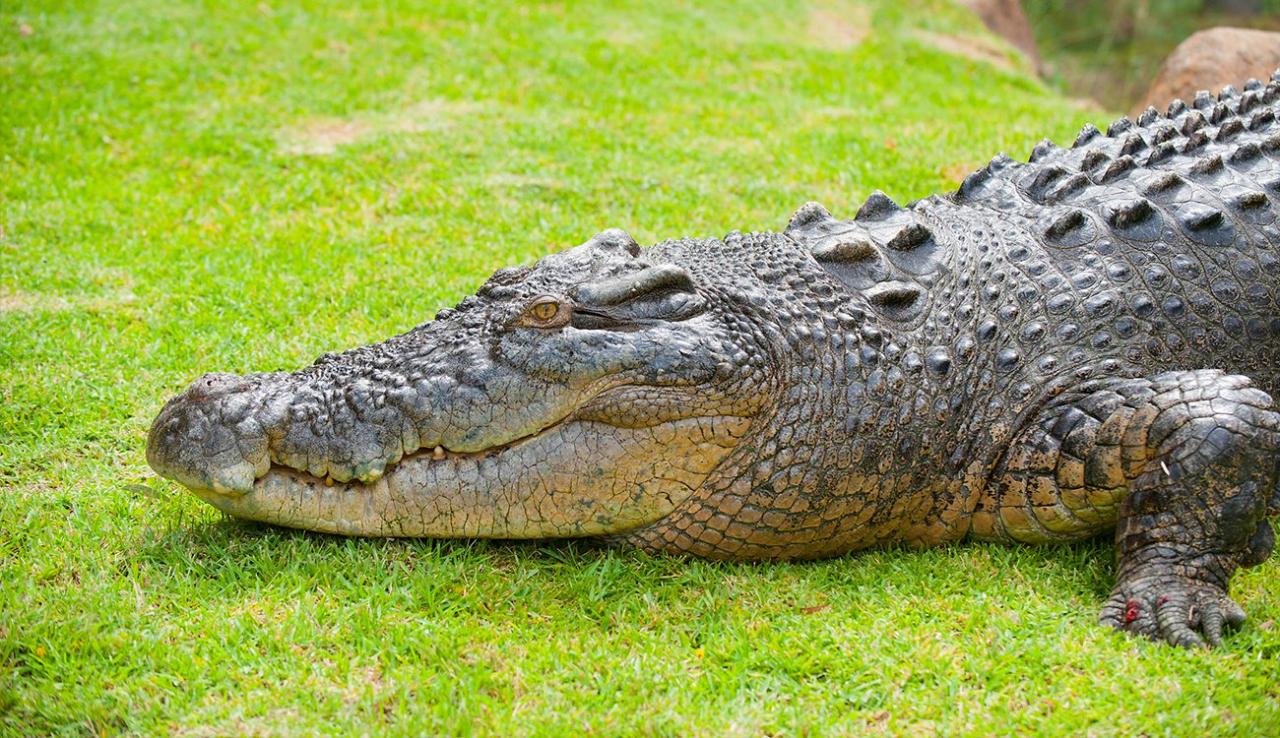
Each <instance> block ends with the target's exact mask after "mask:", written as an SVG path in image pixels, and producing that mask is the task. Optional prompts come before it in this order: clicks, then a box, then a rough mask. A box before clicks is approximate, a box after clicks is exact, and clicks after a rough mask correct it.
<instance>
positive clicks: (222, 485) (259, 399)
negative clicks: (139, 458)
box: [147, 374, 271, 495]
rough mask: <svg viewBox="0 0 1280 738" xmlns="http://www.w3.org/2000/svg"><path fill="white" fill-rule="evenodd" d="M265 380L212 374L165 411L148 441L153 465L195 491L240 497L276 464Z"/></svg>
mask: <svg viewBox="0 0 1280 738" xmlns="http://www.w3.org/2000/svg"><path fill="white" fill-rule="evenodd" d="M263 376H264V375H256V376H249V377H242V376H237V375H234V374H206V375H204V376H203V377H201V378H200V379H198V380H196V381H195V382H194V383H192V385H191V386H190V387H188V388H187V390H186V391H185V392H183V393H182V394H180V395H178V396H177V397H175V398H173V399H172V400H170V401H169V402H168V404H166V405H165V406H164V409H163V410H161V411H160V414H159V415H158V416H157V417H156V419H155V422H154V423H152V425H151V432H150V434H149V435H148V438H147V463H149V464H150V465H151V468H152V469H155V470H156V472H158V473H159V474H161V475H163V476H166V477H169V478H170V479H174V480H176V481H178V482H181V483H182V484H184V485H186V486H188V487H191V488H192V489H198V490H206V491H212V492H217V493H219V494H229V495H238V494H243V493H245V492H248V491H250V490H251V489H253V482H254V480H255V479H256V478H257V477H259V476H261V475H263V474H265V473H266V472H267V470H268V469H269V468H270V464H271V460H270V456H269V454H268V452H267V425H268V423H267V421H266V419H267V418H268V416H269V415H270V413H268V412H265V411H266V410H267V408H269V405H270V403H269V397H268V393H267V392H266V387H265V385H266V382H264V381H263Z"/></svg>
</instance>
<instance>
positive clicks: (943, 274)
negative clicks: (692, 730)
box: [147, 81, 1280, 646]
mask: <svg viewBox="0 0 1280 738" xmlns="http://www.w3.org/2000/svg"><path fill="white" fill-rule="evenodd" d="M1278 100H1280V82H1277V81H1272V82H1271V83H1270V84H1268V85H1265V86H1264V85H1262V84H1260V83H1258V82H1256V81H1251V82H1250V83H1249V84H1247V85H1246V87H1245V92H1244V93H1243V94H1242V93H1239V92H1237V91H1236V90H1234V89H1231V88H1228V89H1226V90H1224V91H1223V94H1222V95H1221V96H1220V97H1219V98H1218V99H1216V100H1215V99H1213V98H1211V97H1209V96H1208V95H1201V96H1199V97H1197V99H1196V100H1195V102H1194V103H1193V105H1192V106H1191V107H1190V108H1188V107H1187V106H1185V105H1183V104H1182V103H1180V102H1175V103H1174V105H1173V106H1171V107H1170V111H1169V114H1168V116H1161V115H1159V114H1157V113H1156V112H1155V111H1154V110H1151V111H1148V112H1147V113H1146V114H1144V115H1143V116H1141V117H1140V118H1139V120H1138V121H1137V122H1136V123H1134V122H1131V121H1128V120H1125V119H1122V120H1120V121H1117V122H1116V123H1115V124H1113V125H1112V126H1111V128H1110V129H1109V130H1108V131H1107V133H1106V134H1102V133H1100V132H1098V131H1097V130H1096V129H1094V128H1092V127H1091V126H1086V128H1085V130H1084V131H1082V133H1081V135H1080V138H1079V139H1078V140H1077V142H1076V145H1075V146H1074V147H1073V148H1071V149H1058V148H1056V147H1054V146H1053V145H1052V144H1049V143H1048V142H1045V143H1042V144H1041V145H1039V146H1037V147H1036V149H1035V151H1034V152H1033V153H1032V158H1031V161H1030V162H1029V163H1027V164H1016V163H1014V162H1012V161H1011V160H1009V159H1008V158H1006V157H1003V156H1001V157H997V158H996V159H995V160H993V161H992V163H991V164H990V165H989V166H988V167H986V168H984V169H983V170H982V171H979V172H977V173H975V174H974V175H972V176H970V177H969V178H968V179H967V180H966V181H965V183H964V184H963V185H962V186H961V188H960V189H959V190H958V191H957V192H955V193H952V194H951V195H948V196H945V197H932V198H929V199H926V200H922V201H919V202H917V203H914V204H913V205H911V206H910V207H908V208H902V207H899V206H898V205H896V204H894V203H893V202H892V201H890V200H889V199H888V198H886V197H884V196H883V195H882V194H879V193H877V194H875V195H873V196H872V197H871V198H870V199H869V200H868V201H867V202H866V203H865V204H864V205H863V206H862V208H861V209H860V210H859V211H858V214H857V216H856V217H855V218H854V219H853V220H850V221H842V220H837V219H835V218H833V217H832V216H831V215H830V214H828V213H827V212H826V210H824V209H823V208H821V207H820V206H818V205H815V204H809V205H806V206H804V207H803V208H801V209H800V211H798V212H797V213H796V215H795V216H794V217H793V218H792V221H791V223H790V224H789V226H788V227H787V229H786V231H785V232H784V233H759V234H745V235H744V234H740V233H731V234H729V235H728V236H726V237H725V238H724V239H722V240H714V239H712V240H680V241H666V242H663V243H659V244H657V245H654V246H652V247H649V248H647V249H641V248H640V247H639V246H638V245H636V244H635V242H634V241H633V240H632V239H631V238H630V237H629V236H627V235H626V234H625V233H622V232H621V231H617V230H612V231H606V232H604V233H601V234H600V235H598V236H596V237H595V238H593V239H592V240H591V241H589V242H587V243H586V244H583V245H582V246H579V247H577V248H574V249H570V250H568V251H565V252H562V253H559V254H555V255H552V256H549V257H547V258H545V259H543V260H541V261H540V262H538V263H537V264H536V265H534V266H533V267H532V268H516V269H504V270H501V271H499V272H497V273H496V274H495V275H494V276H493V277H492V278H491V279H490V280H489V281H488V282H486V283H485V285H484V286H483V287H482V288H481V289H480V290H479V292H478V293H477V294H476V295H475V296H473V297H469V298H467V299H466V300H464V301H463V302H462V303H461V304H460V305H459V306H458V307H457V308H455V309H452V310H444V311H442V312H441V313H440V314H439V315H437V316H436V319H435V320H434V321H432V322H429V323H426V324H423V325H421V326H419V327H418V328H415V329H414V330H412V331H410V332H409V333H406V334H404V335H401V336H397V337H395V338H392V339H390V340H389V341H386V342H384V343H382V344H378V345H375V346H370V347H366V348H361V349H355V350H353V351H348V352H345V353H342V354H338V355H327V356H325V357H322V358H321V359H320V360H319V361H317V362H316V364H314V365H313V366H311V367H308V368H306V369H303V370H301V371H299V372H295V373H292V374H285V373H279V374H259V375H251V376H248V377H233V376H229V375H206V376H205V377H203V378H202V379H200V380H199V381H197V382H196V383H195V384H194V385H192V387H191V388H190V389H189V390H187V392H186V393H184V394H183V395H181V396H179V397H177V398H175V399H173V400H171V401H170V402H169V403H168V404H167V405H166V406H165V408H164V410H163V411H162V412H161V413H160V415H159V417H158V418H157V419H156V421H155V424H154V426H153V427H152V431H151V436H150V439H149V443H148V449H147V457H148V460H149V461H150V463H151V465H152V466H153V467H154V468H155V469H156V470H157V471H158V472H160V473H161V474H163V475H165V476H168V477H171V478H173V479H175V480H177V481H179V482H181V483H183V484H185V485H187V486H188V487H190V488H191V489H192V490H193V491H195V492H196V493H197V494H198V495H200V496H201V497H202V498H203V499H205V500H207V501H209V502H210V503H212V504H213V505H215V506H217V507H218V508H220V509H222V510H224V511H226V512H228V513H230V514H232V515H236V516H239V517H243V518H248V519H253V520H260V521H265V522H270V523H275V524H279V525H287V526H292V527H298V528H307V529H312V530H318V531H326V532H333V533H341V534H347V535H367V536H430V537H477V536H480V537H499V538H551V537H566V536H603V537H607V538H608V539H609V540H612V541H614V542H623V543H627V544H631V545H635V546H639V547H641V548H644V549H647V550H651V551H655V552H657V551H660V552H672V553H688V554H694V555H698V556H705V557H711V558H725V559H785V558H813V557H820V556H830V555H836V554H840V553H844V552H847V551H852V550H856V549H861V548H866V547H869V546H877V545H886V544H894V543H907V544H911V545H922V546H923V545H936V544H943V543H948V542H954V541H959V540H962V539H965V538H966V537H970V538H976V539H985V540H1002V541H1022V542H1029V543H1038V542H1047V541H1062V540H1072V539H1078V538H1082V537H1087V536H1093V535H1097V534H1099V533H1103V532H1107V531H1111V530H1114V531H1115V538H1116V547H1117V554H1118V557H1119V562H1120V567H1119V575H1118V580H1117V584H1116V587H1115V589H1114V591H1113V593H1112V596H1111V597H1110V598H1109V599H1108V600H1107V602H1106V604H1105V606H1104V607H1103V610H1102V617H1101V619H1102V621H1103V622H1105V623H1108V624H1110V625H1112V626H1114V627H1116V628H1119V629H1122V630H1127V631H1132V632H1135V633H1139V634H1142V635H1146V636H1149V637H1152V638H1156V639H1161V640H1166V641H1168V642H1171V643H1174V644H1178V645H1183V646H1193V645H1201V644H1214V643H1217V642H1218V640H1219V639H1220V637H1221V635H1222V631H1223V628H1224V626H1227V625H1232V624H1236V623H1238V622H1240V620H1242V619H1243V612H1242V611H1241V610H1240V608H1239V607H1238V606H1237V605H1236V604H1235V603H1234V602H1232V601H1231V600H1230V599H1229V598H1228V596H1227V588H1228V584H1229V581H1230V578H1231V575H1232V573H1233V572H1234V571H1235V570H1236V569H1237V568H1238V567H1240V566H1248V565H1253V564H1256V563H1259V562H1261V561H1262V560H1264V559H1265V558H1266V557H1267V555H1268V554H1269V553H1270V550H1271V547H1272V530H1271V527H1270V523H1268V521H1267V519H1266V516H1267V515H1268V514H1269V513H1275V512H1276V511H1277V508H1280V496H1277V495H1276V492H1275V490H1276V481H1277V480H1276V464H1275V460H1276V458H1277V454H1276V451H1277V447H1278V446H1280V415H1277V413H1276V412H1275V410H1274V407H1273V403H1272V400H1271V397H1270V395H1269V394H1268V393H1274V392H1276V391H1277V389H1280V387H1277V382H1278V381H1280V372H1278V371H1277V369H1276V367H1277V365H1278V361H1277V360H1278V359H1280V292H1278V290H1280V251H1278V250H1277V249H1278V248H1280V229H1278V228H1277V224H1276V209H1277V208H1278V207H1280V123H1278V122H1277V121H1276V118H1275V112H1274V109H1273V108H1274V106H1275V105H1276V103H1277V101H1278Z"/></svg>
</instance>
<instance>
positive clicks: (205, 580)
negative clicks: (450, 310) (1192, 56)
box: [0, 0, 1280, 736]
mask: <svg viewBox="0 0 1280 738" xmlns="http://www.w3.org/2000/svg"><path fill="white" fill-rule="evenodd" d="M233 5H234V7H232V6H233ZM366 5H368V7H356V6H354V5H353V4H352V3H351V2H331V3H327V4H326V3H321V2H306V3H285V2H278V1H276V0H271V1H269V2H261V3H254V2H249V3H235V4H233V3H223V2H204V3H199V2H187V1H183V2H161V1H160V0H99V1H98V2H60V1H57V0H34V1H31V2H27V1H26V0H6V2H4V3H3V4H0V488H3V492H2V494H0V733H2V734H6V735H43V734H52V735H119V734H139V735H155V734H161V735H164V734H172V735H181V736H216V735H229V734H231V735H234V734H254V735H308V734H335V733H338V734H361V733H367V734H400V735H421V734H455V733H458V734H467V733H480V734H490V735H504V736H505V735H570V734H579V733H582V734H595V735H624V734H645V735H673V736H686V735H708V736H719V735H731V736H759V735H796V736H800V735H823V734H847V735H861V734H894V735H932V734H944V735H987V734H1016V735H1026V734H1045V735H1082V734H1089V735H1095V734H1096V735H1135V734H1138V733H1145V734H1148V735H1196V736H1199V735H1257V734H1260V733H1265V732H1268V731H1274V730H1276V726H1277V725H1280V626H1277V625H1275V623H1277V621H1280V584H1276V583H1275V580H1276V579H1277V573H1280V566H1278V565H1277V564H1276V563H1274V562H1273V563H1269V564H1267V565H1265V566H1263V567H1261V568H1259V569H1255V570H1252V571H1249V572H1246V573H1244V574H1243V575H1241V576H1239V577H1238V578H1237V580H1236V583H1235V589H1234V592H1235V594H1236V596H1237V599H1238V600H1239V601H1240V602H1241V603H1242V604H1243V605H1244V606H1245V608H1246V609H1247V610H1248V611H1249V612H1250V614H1251V620H1250V621H1249V623H1248V624H1247V625H1246V626H1245V628H1244V629H1243V630H1242V631H1241V632H1239V633H1237V634H1235V635H1234V636H1232V637H1231V638H1230V639H1229V641H1228V642H1227V643H1226V644H1225V646H1224V647H1223V648H1222V649H1220V650H1217V651H1213V652H1185V651H1179V650H1175V649H1172V648H1168V647H1164V646H1159V645H1154V644H1149V643H1145V642H1137V641H1135V640H1131V639H1128V638H1125V637H1121V636H1119V635H1116V634H1113V633H1111V632H1109V631H1107V630H1104V629H1101V628H1099V627H1097V626H1096V625H1095V624H1094V618H1095V613H1096V611H1097V610H1098V608H1099V607H1100V605H1101V603H1102V600H1103V598H1104V597H1105V595H1106V593H1107V591H1108V589H1109V586H1110V580H1111V570H1112V557H1111V553H1110V548H1109V546H1108V545H1107V543H1106V542H1103V541H1099V542H1093V543H1086V544H1081V545H1074V546H1066V547H1048V548H1014V547H1005V546H996V545H967V546H960V547H955V548H949V549H942V550H933V551H925V552H911V551H876V552H871V553H867V554H864V555H859V556H850V557H845V558H841V559H836V560H831V561H824V562H816V563H799V564H714V563H707V562H701V561H685V560H679V559H675V558H655V557H650V556H645V555H641V554H638V553H635V552H631V551H617V550H608V549H602V548H599V547H596V546H592V545H589V544H586V543H582V542H562V543H555V544H543V545H530V544H506V543H486V542H433V541H384V540H347V539H341V538H336V537H328V536H321V535H312V534H306V533H299V532H293V531H287V530H279V529H273V528H270V527H264V526H252V525H245V524H240V523H236V522H234V521H232V520H228V519H223V518H222V517H220V515H219V514H218V513H216V512H215V511H214V510H213V509H212V508H210V507H208V506H206V505H204V504H203V503H201V502H199V501H198V500H196V499H195V498H194V497H192V496H190V495H188V494H185V493H184V492H183V491H182V490H181V489H180V488H178V487H177V486H175V485H173V484H171V483H169V482H166V481H162V480H159V479H157V478H156V477H155V476H154V475H153V474H152V473H151V471H150V470H149V469H148V468H147V466H146V463H145V461H144V458H143V446H144V440H145V433H146V429H147V427H148V424H149V422H150V420H151V418H152V417H153V415H154V414H155V413H156V412H157V410H158V409H159V408H160V406H161V404H162V403H163V401H164V400H165V399H166V398H167V397H168V396H170V395H171V394H172V393H174V392H176V391H178V390H180V389H181V388H183V387H184V386H185V385H186V384H187V383H188V382H189V381H191V380H192V379H193V378H194V377H196V376H198V375H199V374H200V373H202V372H204V371H207V370H215V369H216V370H221V371H234V372H246V371H255V370H272V369H277V368H293V367H297V366H300V365H302V364H305V363H308V362H310V361H311V360H313V359H314V358H315V357H316V356H318V355H319V354H321V353H323V352H325V351H328V350H334V349H341V348H346V347H349V346H353V345H356V344H360V343H366V342H370V341H374V340H378V339H380V338H383V337H386V336H388V335H391V334H393V333H397V332H400V331H404V330H407V329H408V328H410V327H412V326H413V325H415V324H416V323H418V322H421V321H423V320H425V319H427V318H428V317H429V316H431V315H432V314H433V313H434V312H435V310H436V309H437V308H439V307H442V306H446V305H450V304H453V303H454V302H456V301H457V300H458V299H460V298H461V297H462V296H463V295H465V294H467V293H469V292H470V291H471V290H473V289H474V288H475V287H476V286H477V285H478V284H479V283H480V281H482V279H483V278H484V277H485V276H487V275H488V274H489V273H490V272H491V271H493V270H494V269H497V268H498V267H501V266H504V265H508V264H512V263H519V262H527V261H529V260H531V259H533V258H536V257H537V256H539V255H541V254H545V253H548V252H550V251H553V250H557V249H561V248H564V247H566V246H569V245H572V244H576V243H579V242H581V241H583V240H585V239H586V238H588V237H589V236H590V235H591V234H593V233H594V232H596V231H597V230H600V229H603V228H605V227H609V226H621V227H624V228H627V229H628V230H630V231H631V232H632V233H633V234H634V235H635V236H636V238H637V239H639V240H640V241H641V242H642V243H648V242H652V241H655V240H657V239H661V238H666V237H671V236H680V235H719V234H722V233H724V232H726V231H729V230H734V229H741V230H750V229H757V230H758V229H776V228H780V227H781V226H782V225H783V224H784V223H785V222H786V218H787V217H788V215H789V214H790V213H791V211H792V210H793V209H794V208H795V207H797V206H798V205H800V204H801V203H803V202H805V201H806V200H811V199H816V200H820V201H823V202H825V203H826V204H827V205H828V207H830V208H831V209H832V210H833V211H834V212H837V213H842V214H849V213H851V212H852V211H853V210H854V209H855V208H856V207H857V204H858V203H859V202H860V201H861V199H862V198H863V197H865V196H866V195H867V194H868V193H869V192H871V191H872V190H873V189H874V188H877V187H878V188H882V189H884V190H886V191H887V192H888V193H889V194H891V195H893V196H895V197H897V198H900V199H910V198H914V197H920V196H923V195H926V194H929V193H931V192H934V191H936V190H938V189H940V188H948V187H951V186H954V184H955V183H956V182H957V181H958V180H959V179H960V178H961V177H962V176H963V175H964V174H965V173H966V172H967V171H968V170H969V169H971V168H972V167H974V166H975V165H977V164H980V163H982V162H985V161H986V160H987V159H988V158H990V156H991V155H993V154H995V153H996V152H998V151H1002V150H1003V151H1007V152H1009V153H1010V154H1012V155H1015V156H1025V155H1026V152H1027V151H1029V149H1030V148H1031V146H1032V145H1033V144H1034V143H1035V142H1036V141H1037V140H1039V139H1040V138H1041V137H1043V136H1046V135H1047V136H1050V137H1052V138H1054V139H1056V140H1058V141H1068V140H1070V139H1071V138H1073V137H1074V133H1075V131H1076V130H1077V129H1078V128H1079V126H1080V125H1081V124H1083V123H1084V122H1086V121H1092V122H1094V123H1099V124H1101V123H1105V122H1106V121H1107V120H1108V118H1109V116H1108V115H1106V114H1105V113H1102V112H1100V111H1098V110H1096V109H1090V108H1087V107H1082V106H1080V104H1079V103H1073V102H1070V101H1068V100H1067V99H1066V98H1065V97H1063V96H1061V95H1060V94H1058V93H1056V92H1055V91H1054V90H1052V89H1050V88H1047V87H1045V86H1043V85H1042V84H1040V83H1039V82H1036V81H1034V80H1032V79H1031V78H1030V77H1028V76H1026V74H1025V67H1024V65H1022V64H1021V63H1020V62H1019V61H1018V60H1017V59H1016V58H1011V57H1009V56H1008V55H1007V54H1006V53H1005V50H1004V48H1003V47H1002V46H1001V45H1000V44H999V43H998V42H995V41H994V40H992V39H990V37H988V36H987V35H986V34H985V32H984V31H982V30H981V29H980V26H979V25H978V24H977V22H976V21H975V20H974V19H973V18H972V17H971V16H969V15H968V14H967V13H966V12H963V11H961V10H958V9H956V8H955V7H953V6H951V5H950V4H949V3H947V2H944V1H943V0H913V1H912V2H894V1H893V0H884V1H883V2H866V3H853V2H850V3H838V2H836V3H826V4H809V3H804V2H798V1H787V2H777V1H776V0H758V1H756V2H751V3H742V4H740V5H739V7H737V8H734V9H728V8H721V7H720V4H708V3H692V2H680V1H679V0H661V1H660V2H658V1H652V0H650V1H646V2H634V3H629V4H619V3H599V4H588V3H579V2H565V3H547V4H537V5H534V4H522V5H521V7H520V8H519V9H514V8H511V7H506V4H504V3H493V4H491V5H490V4H484V5H477V4H476V3H473V2H456V3H443V2H433V3H427V2H422V3H420V4H419V7H411V6H410V5H409V4H408V3H372V2H370V3H366ZM1268 582H1270V584H1268Z"/></svg>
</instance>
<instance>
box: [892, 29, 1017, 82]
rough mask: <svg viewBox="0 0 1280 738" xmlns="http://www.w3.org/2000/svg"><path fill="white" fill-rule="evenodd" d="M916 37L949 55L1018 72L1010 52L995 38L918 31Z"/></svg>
mask: <svg viewBox="0 0 1280 738" xmlns="http://www.w3.org/2000/svg"><path fill="white" fill-rule="evenodd" d="M915 36H916V38H918V39H920V40H921V41H923V42H924V43H926V44H928V45H930V46H932V47H934V48H935V49H938V50H939V51H942V52H945V53H947V54H952V55H954V56H961V57H964V58H966V59H972V60H974V61H980V62H986V63H987V64H990V65H991V66H993V67H996V68H997V69H1002V70H1004V71H1006V72H1013V71H1017V67H1016V66H1015V64H1014V61H1013V59H1012V58H1011V57H1010V55H1009V50H1008V49H1007V48H1005V47H1003V46H1001V45H1000V42H998V41H996V40H995V39H994V38H986V37H983V36H968V37H960V36H951V35H948V34H945V33H935V32H933V31H925V30H917V31H916V32H915Z"/></svg>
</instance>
